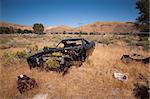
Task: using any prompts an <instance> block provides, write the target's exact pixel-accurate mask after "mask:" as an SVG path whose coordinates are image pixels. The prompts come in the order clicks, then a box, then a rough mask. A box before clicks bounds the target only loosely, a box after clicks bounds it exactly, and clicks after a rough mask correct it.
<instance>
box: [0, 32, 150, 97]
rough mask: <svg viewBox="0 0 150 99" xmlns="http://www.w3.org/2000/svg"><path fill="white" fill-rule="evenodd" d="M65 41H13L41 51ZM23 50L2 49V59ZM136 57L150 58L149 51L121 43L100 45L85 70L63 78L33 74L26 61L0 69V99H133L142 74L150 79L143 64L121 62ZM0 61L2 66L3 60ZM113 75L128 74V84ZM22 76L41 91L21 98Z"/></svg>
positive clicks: (42, 38) (51, 38)
mask: <svg viewBox="0 0 150 99" xmlns="http://www.w3.org/2000/svg"><path fill="white" fill-rule="evenodd" d="M65 37H68V35H66V36H62V35H59V36H55V35H54V36H51V35H45V36H40V37H36V36H35V35H33V36H30V37H28V36H19V37H17V36H15V37H14V39H15V40H17V38H24V39H25V42H27V41H30V43H31V46H33V45H34V44H36V45H38V47H39V48H42V47H43V46H54V45H55V44H56V41H58V42H59V39H63V38H65ZM83 37H84V38H89V39H93V38H95V39H96V38H97V39H99V38H100V37H96V36H93V37H92V38H90V36H83ZM103 38H104V37H103ZM106 38H107V36H106ZM24 49H26V46H25V47H24V48H20V47H16V48H9V49H1V50H0V52H1V53H0V55H1V56H2V55H3V53H4V52H9V51H11V52H16V51H18V50H24ZM133 53H138V54H141V55H143V56H150V55H149V52H148V51H144V50H143V49H142V48H138V47H129V46H127V44H126V43H124V42H121V41H118V42H117V45H114V44H112V45H108V46H103V45H102V44H99V43H97V44H96V48H95V50H94V52H93V54H92V56H90V57H89V59H88V60H87V61H86V62H85V63H84V64H83V66H81V67H72V68H71V69H69V73H68V74H67V75H65V76H64V77H63V76H62V75H61V74H58V73H56V72H44V71H41V72H39V71H38V70H30V69H29V67H28V64H27V63H26V61H19V62H17V63H15V64H12V66H9V67H4V66H3V65H1V66H0V70H1V75H0V85H1V86H0V87H1V90H0V97H1V99H27V98H29V99H30V98H32V97H34V95H36V94H38V93H48V99H108V98H109V99H115V98H118V99H127V98H128V99H134V98H135V97H134V96H133V88H134V85H133V84H134V83H136V82H139V80H138V79H137V77H138V75H139V73H141V74H142V75H144V77H145V78H148V77H149V74H150V71H149V69H148V65H144V64H140V63H131V64H128V65H126V64H124V63H122V62H121V61H120V58H121V56H122V55H123V54H133ZM0 61H1V63H3V59H2V58H1V60H0ZM114 72H121V73H125V74H126V75H127V76H128V80H127V81H125V82H121V81H118V80H116V79H115V78H114V77H113V73H114ZM20 74H26V75H28V76H30V77H32V78H35V79H36V81H37V83H38V85H39V88H36V89H33V90H31V91H28V92H27V93H24V94H22V95H21V94H20V93H19V92H18V90H17V88H16V86H17V85H16V80H17V76H18V75H20Z"/></svg>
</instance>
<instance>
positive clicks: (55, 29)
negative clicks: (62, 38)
mask: <svg viewBox="0 0 150 99" xmlns="http://www.w3.org/2000/svg"><path fill="white" fill-rule="evenodd" d="M71 29H72V28H71V27H69V26H65V25H61V26H54V27H51V26H50V27H47V28H45V32H46V33H54V32H58V33H63V32H64V31H70V30H71Z"/></svg>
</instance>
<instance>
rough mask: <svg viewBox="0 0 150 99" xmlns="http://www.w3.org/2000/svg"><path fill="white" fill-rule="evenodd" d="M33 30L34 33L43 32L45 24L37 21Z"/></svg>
mask: <svg viewBox="0 0 150 99" xmlns="http://www.w3.org/2000/svg"><path fill="white" fill-rule="evenodd" d="M33 30H34V33H37V34H43V31H44V26H43V24H39V23H35V24H34V25H33Z"/></svg>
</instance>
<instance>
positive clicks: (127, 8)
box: [0, 0, 138, 26]
mask: <svg viewBox="0 0 150 99" xmlns="http://www.w3.org/2000/svg"><path fill="white" fill-rule="evenodd" d="M135 2H136V0H1V6H0V9H1V19H0V21H6V22H12V23H17V24H23V25H33V24H34V23H42V24H44V25H47V26H51V25H52V26H54V25H70V26H78V25H79V24H80V23H81V24H82V25H84V24H88V23H92V22H96V21H135V19H136V17H137V16H138V11H137V10H136V9H135Z"/></svg>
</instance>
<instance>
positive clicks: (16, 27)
mask: <svg viewBox="0 0 150 99" xmlns="http://www.w3.org/2000/svg"><path fill="white" fill-rule="evenodd" d="M0 26H4V27H13V28H15V29H22V30H24V29H27V30H33V29H32V26H25V25H19V24H14V23H8V22H0Z"/></svg>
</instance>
